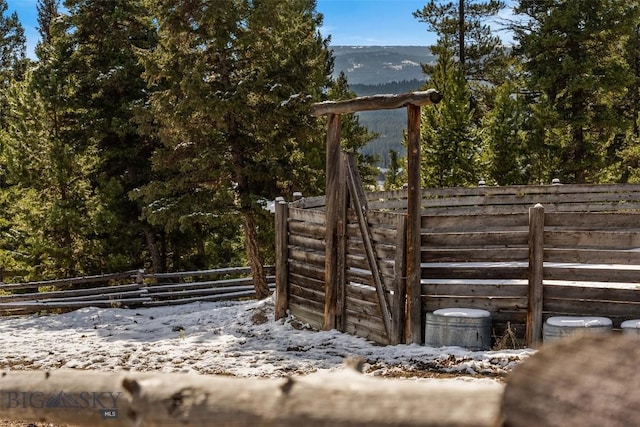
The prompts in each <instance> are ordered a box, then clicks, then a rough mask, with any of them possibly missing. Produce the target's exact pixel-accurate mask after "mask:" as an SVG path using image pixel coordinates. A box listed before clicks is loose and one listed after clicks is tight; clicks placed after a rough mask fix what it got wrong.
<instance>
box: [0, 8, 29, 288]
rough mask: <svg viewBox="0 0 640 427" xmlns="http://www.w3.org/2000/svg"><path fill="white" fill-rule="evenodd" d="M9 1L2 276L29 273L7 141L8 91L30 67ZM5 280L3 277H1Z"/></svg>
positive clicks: (1, 60)
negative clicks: (18, 218) (22, 246)
mask: <svg viewBox="0 0 640 427" xmlns="http://www.w3.org/2000/svg"><path fill="white" fill-rule="evenodd" d="M7 11H8V5H7V2H6V0H0V276H2V275H3V271H6V270H25V269H26V267H27V265H28V261H27V260H26V259H25V257H24V256H23V252H22V251H21V249H22V248H21V245H22V244H23V242H24V240H25V236H24V235H23V234H22V233H20V231H19V230H18V229H17V228H16V227H14V224H15V223H16V217H15V215H14V214H15V209H14V208H15V207H16V203H17V202H18V201H19V200H20V191H19V188H18V187H17V186H16V183H15V181H14V180H13V179H12V178H11V176H10V174H9V172H8V157H7V156H8V153H7V141H6V138H4V133H5V132H6V130H7V129H9V128H10V126H11V123H10V120H11V119H10V117H9V116H10V114H11V109H10V106H9V100H8V91H9V87H10V86H11V84H12V82H13V81H16V80H20V79H22V78H23V77H24V73H25V70H26V67H27V60H26V58H25V55H26V45H25V43H26V39H25V36H24V28H23V27H22V25H21V23H20V21H19V19H18V15H17V14H16V13H15V12H14V13H12V14H10V15H7ZM0 280H1V278H0Z"/></svg>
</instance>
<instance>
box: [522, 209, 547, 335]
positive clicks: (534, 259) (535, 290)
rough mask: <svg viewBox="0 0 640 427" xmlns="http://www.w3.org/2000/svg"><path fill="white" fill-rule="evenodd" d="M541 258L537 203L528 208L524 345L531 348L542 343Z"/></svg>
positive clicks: (540, 214)
mask: <svg viewBox="0 0 640 427" xmlns="http://www.w3.org/2000/svg"><path fill="white" fill-rule="evenodd" d="M543 258H544V207H543V206H542V205H541V204H540V203H538V204H536V205H535V206H534V207H532V208H529V291H528V304H527V329H526V344H527V346H529V347H532V348H534V347H537V346H539V345H540V344H541V343H542V337H541V334H542V304H543V295H542V291H543V286H542V279H543V271H544V269H543Z"/></svg>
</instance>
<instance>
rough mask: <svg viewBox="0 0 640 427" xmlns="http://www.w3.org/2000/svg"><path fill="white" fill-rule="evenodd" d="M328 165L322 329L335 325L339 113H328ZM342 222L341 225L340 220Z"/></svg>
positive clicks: (339, 183)
mask: <svg viewBox="0 0 640 427" xmlns="http://www.w3.org/2000/svg"><path fill="white" fill-rule="evenodd" d="M327 119H328V125H327V165H326V170H327V172H326V221H325V236H326V239H325V244H326V246H325V264H324V271H325V273H324V275H325V294H324V319H323V322H322V329H324V330H329V329H335V327H336V305H337V299H338V295H337V294H338V230H339V229H340V228H341V227H340V225H341V224H339V223H338V222H339V221H344V219H342V218H340V208H339V206H338V205H339V204H340V197H339V193H340V187H341V186H342V183H341V182H340V177H341V176H342V173H341V169H342V162H341V161H340V114H334V113H330V114H328V117H327ZM342 226H344V225H343V224H342Z"/></svg>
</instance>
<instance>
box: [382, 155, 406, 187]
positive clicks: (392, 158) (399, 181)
mask: <svg viewBox="0 0 640 427" xmlns="http://www.w3.org/2000/svg"><path fill="white" fill-rule="evenodd" d="M404 182H406V179H405V177H404V171H403V169H402V165H401V159H400V157H399V156H398V152H397V151H395V150H390V151H389V168H388V170H387V173H386V174H385V179H384V189H385V190H386V191H395V190H400V189H401V188H402V186H403V184H404Z"/></svg>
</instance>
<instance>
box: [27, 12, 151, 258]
mask: <svg viewBox="0 0 640 427" xmlns="http://www.w3.org/2000/svg"><path fill="white" fill-rule="evenodd" d="M64 5H65V7H66V9H67V11H68V14H65V15H63V16H60V17H59V20H60V21H61V23H60V24H57V25H59V26H60V28H61V29H62V31H58V32H57V33H56V34H55V35H54V36H53V37H51V40H50V42H49V43H48V44H49V45H50V46H51V47H50V48H49V50H52V51H54V52H57V54H56V57H55V58H53V59H51V60H49V61H48V64H47V65H45V66H44V67H43V70H42V71H39V75H40V76H41V81H43V82H48V83H45V85H46V84H48V85H50V86H55V85H60V84H69V85H70V90H72V91H73V93H72V96H70V97H69V98H67V99H65V100H64V101H63V102H65V103H66V108H68V109H71V110H73V114H75V117H74V119H73V120H74V121H73V123H71V124H70V126H69V127H68V131H69V132H70V133H71V134H72V135H65V136H64V138H65V139H66V138H67V137H68V139H67V141H71V140H73V141H74V142H73V143H74V144H79V145H80V146H81V147H83V149H85V150H95V152H96V153H98V154H99V158H98V159H97V160H98V163H97V164H96V165H95V169H94V170H93V172H92V176H91V181H92V187H93V191H94V192H95V194H96V195H97V197H98V198H99V200H100V203H99V206H100V208H99V210H98V211H97V212H96V217H95V222H94V226H95V229H94V236H95V244H96V245H97V246H99V247H100V248H101V249H100V251H101V252H102V255H103V256H102V261H101V263H100V265H95V266H93V268H96V269H100V270H123V269H127V268H134V267H139V266H141V265H143V263H144V261H145V259H142V258H141V256H142V254H143V253H144V252H145V249H147V250H148V253H149V254H150V255H151V256H150V258H151V260H154V261H155V262H154V265H153V266H154V267H155V268H156V270H161V269H162V266H159V265H155V264H156V263H157V260H158V259H159V256H158V255H157V253H158V243H157V233H155V230H153V228H152V227H151V226H150V225H149V224H148V223H146V222H144V221H140V216H141V206H140V205H138V204H137V203H135V202H133V201H131V200H130V199H129V198H128V194H129V192H130V191H132V190H134V189H135V188H138V187H140V186H142V185H143V184H145V183H147V182H148V181H149V179H150V174H151V164H150V160H149V159H150V156H151V152H152V151H153V149H154V147H155V145H156V140H155V139H154V138H153V137H150V136H148V135H145V134H142V133H141V132H139V129H138V123H136V122H135V120H134V118H135V111H136V110H137V109H139V108H141V107H142V106H144V104H145V102H146V100H147V98H148V92H147V89H146V81H145V80H144V79H143V78H142V71H143V68H142V66H141V65H140V64H139V61H138V58H137V55H136V53H135V51H136V49H149V48H151V47H153V46H154V45H155V43H156V34H155V28H154V26H153V24H152V21H151V19H150V18H149V17H148V15H147V14H146V13H145V9H144V8H143V7H142V4H141V2H140V1H131V0H110V1H101V0H66V1H65V3H64ZM44 6H47V7H44ZM41 10H42V11H43V14H42V16H41V18H42V22H43V24H41V25H45V23H46V22H50V16H49V15H48V14H49V12H50V11H51V4H50V3H45V4H43V7H42V8H41ZM43 30H44V34H47V32H46V29H43V28H42V27H41V32H42V31H43ZM43 42H45V40H43ZM42 52H44V50H43V51H42ZM62 82H65V83H62ZM51 95H53V96H56V95H54V94H47V99H48V100H50V102H51V104H52V106H54V105H55V104H56V103H59V102H60V99H57V100H56V99H54V98H53V97H52V96H51ZM53 108H58V107H57V106H56V107H53ZM60 108H64V107H63V106H62V105H60ZM154 254H155V256H154Z"/></svg>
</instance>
